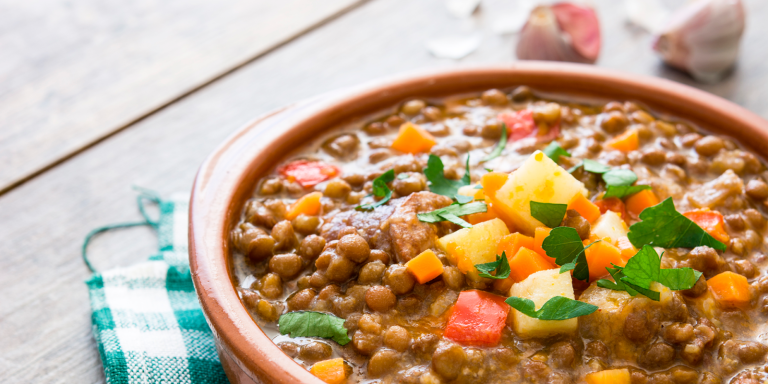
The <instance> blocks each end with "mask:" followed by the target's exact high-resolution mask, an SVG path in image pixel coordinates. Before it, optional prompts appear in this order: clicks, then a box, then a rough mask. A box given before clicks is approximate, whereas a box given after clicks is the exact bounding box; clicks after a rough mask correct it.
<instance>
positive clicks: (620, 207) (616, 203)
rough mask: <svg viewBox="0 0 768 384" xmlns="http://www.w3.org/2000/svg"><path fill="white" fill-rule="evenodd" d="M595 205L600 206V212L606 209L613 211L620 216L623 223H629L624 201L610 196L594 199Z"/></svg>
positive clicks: (604, 211) (606, 210)
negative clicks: (603, 198)
mask: <svg viewBox="0 0 768 384" xmlns="http://www.w3.org/2000/svg"><path fill="white" fill-rule="evenodd" d="M595 205H597V207H598V208H600V214H601V215H602V214H603V213H606V212H608V211H614V212H616V213H618V214H619V216H621V218H622V219H623V220H624V222H625V223H627V224H629V213H628V212H627V206H626V205H624V202H623V201H621V199H619V198H617V197H611V198H608V199H605V200H598V201H595Z"/></svg>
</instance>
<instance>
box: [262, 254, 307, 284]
mask: <svg viewBox="0 0 768 384" xmlns="http://www.w3.org/2000/svg"><path fill="white" fill-rule="evenodd" d="M301 269H302V263H301V257H299V255H297V254H294V253H286V254H282V255H275V256H272V258H271V259H269V270H270V271H271V272H274V273H277V274H278V275H280V277H282V278H284V279H290V278H292V277H294V276H296V275H297V274H299V272H300V271H301Z"/></svg>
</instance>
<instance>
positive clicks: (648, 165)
mask: <svg viewBox="0 0 768 384" xmlns="http://www.w3.org/2000/svg"><path fill="white" fill-rule="evenodd" d="M566 100H567V99H556V98H553V97H552V96H551V95H550V96H543V95H539V94H537V93H534V92H533V91H531V90H530V89H529V88H527V87H525V86H521V87H518V88H515V89H512V90H498V89H491V90H487V91H485V92H483V93H482V94H471V95H460V96H455V97H448V98H443V99H435V100H419V99H414V100H409V101H406V102H404V103H403V104H402V105H399V106H398V107H396V108H394V109H392V110H389V111H386V112H382V113H381V114H380V115H377V116H374V117H372V118H371V119H369V120H366V121H365V122H362V123H357V124H351V125H349V126H344V127H339V128H337V129H336V130H333V131H332V132H330V133H328V134H327V135H325V136H324V137H321V138H319V139H318V140H317V141H315V142H312V143H310V144H308V145H307V146H306V147H304V148H302V149H301V150H300V151H298V152H296V153H294V154H292V155H290V156H288V158H286V159H285V160H284V161H283V162H282V163H281V164H279V165H278V166H276V167H275V169H274V171H273V173H272V174H270V175H268V176H266V177H264V178H263V179H261V180H260V181H259V182H258V187H257V189H256V191H255V192H254V195H253V198H251V199H250V200H249V201H248V202H247V204H246V205H245V207H243V211H242V221H241V222H240V223H239V224H238V225H237V226H236V227H235V228H233V229H232V231H231V244H232V247H231V249H232V250H233V251H232V254H231V255H230V256H231V260H230V261H231V263H230V264H231V268H232V275H233V282H234V284H235V287H236V289H237V291H238V294H239V295H240V298H241V299H242V302H243V305H244V306H245V307H246V308H247V310H248V311H249V313H250V314H251V316H252V318H253V320H254V321H255V322H256V323H257V324H258V325H259V326H260V327H261V328H262V329H263V330H264V331H265V332H267V334H269V335H270V337H272V338H273V341H274V342H275V343H276V344H277V345H278V346H279V347H280V348H281V349H282V350H283V351H284V352H285V353H286V354H287V355H289V356H291V357H292V358H294V359H295V360H296V361H297V362H298V363H299V364H301V365H302V366H304V367H305V368H306V369H308V370H310V372H312V373H313V374H314V375H315V376H317V377H319V378H320V379H322V380H324V381H325V382H327V383H345V382H348V383H353V382H377V383H421V384H432V383H435V384H436V383H484V384H494V383H590V384H608V383H633V384H635V383H676V384H684V383H709V384H714V383H724V382H731V383H741V384H745V383H762V382H765V381H766V380H768V366H767V365H766V355H767V354H768V344H766V340H765V339H766V337H765V335H766V334H768V333H766V326H765V325H764V324H765V320H766V317H768V296H766V292H768V274H767V273H766V266H767V265H768V261H767V260H768V259H767V258H766V249H765V245H764V238H765V235H766V218H765V215H764V212H766V209H768V205H766V204H768V203H767V202H766V199H768V184H766V180H767V179H768V172H766V167H765V166H764V164H763V163H762V161H761V160H760V159H759V158H758V157H757V156H756V155H755V154H753V153H751V152H750V151H748V150H747V149H745V148H743V147H742V146H740V144H738V143H736V142H735V141H733V140H731V139H729V138H728V137H725V136H720V135H715V134H708V133H705V132H702V131H701V130H699V129H697V128H696V127H694V126H692V125H691V124H688V123H686V122H684V121H676V120H674V119H673V118H669V117H664V116H658V115H656V114H654V113H653V112H652V111H649V110H647V109H646V108H644V107H643V106H641V105H638V104H636V103H633V102H631V101H611V102H607V103H606V102H592V101H590V102H586V101H584V102H579V103H576V102H570V101H566Z"/></svg>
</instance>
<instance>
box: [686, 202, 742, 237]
mask: <svg viewBox="0 0 768 384" xmlns="http://www.w3.org/2000/svg"><path fill="white" fill-rule="evenodd" d="M683 216H685V217H687V218H689V219H691V220H692V221H693V222H694V223H696V225H698V226H699V227H701V229H703V230H705V231H707V233H709V234H710V235H712V237H714V238H715V239H717V240H719V241H721V242H723V243H726V244H727V243H728V240H730V239H731V237H730V236H729V235H728V232H726V231H725V221H724V220H723V214H722V213H720V212H718V211H710V210H709V209H700V210H695V211H690V212H686V213H683Z"/></svg>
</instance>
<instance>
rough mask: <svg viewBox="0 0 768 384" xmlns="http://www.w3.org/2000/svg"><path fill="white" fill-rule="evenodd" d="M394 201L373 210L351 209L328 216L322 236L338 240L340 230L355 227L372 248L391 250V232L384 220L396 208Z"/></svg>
mask: <svg viewBox="0 0 768 384" xmlns="http://www.w3.org/2000/svg"><path fill="white" fill-rule="evenodd" d="M392 203H393V202H390V203H388V204H386V205H382V206H380V207H377V208H376V209H374V210H373V211H370V212H366V211H355V210H349V211H344V212H340V213H338V214H337V215H335V216H332V217H330V218H329V217H326V218H325V223H324V224H323V226H322V227H321V228H320V236H322V237H324V238H325V240H326V241H331V240H338V239H339V232H341V230H342V229H344V228H346V227H348V226H349V227H355V229H357V230H358V232H360V234H361V235H363V237H364V238H365V240H366V241H367V242H368V244H370V245H371V248H374V249H381V250H384V251H387V252H389V251H390V249H391V246H390V241H389V232H388V231H387V230H386V227H385V226H384V222H385V221H386V220H387V219H388V218H389V216H390V215H392V212H393V211H394V210H395V208H394V204H392Z"/></svg>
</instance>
